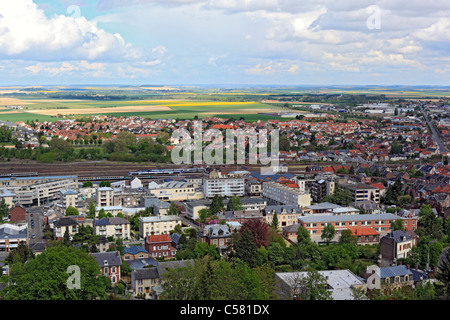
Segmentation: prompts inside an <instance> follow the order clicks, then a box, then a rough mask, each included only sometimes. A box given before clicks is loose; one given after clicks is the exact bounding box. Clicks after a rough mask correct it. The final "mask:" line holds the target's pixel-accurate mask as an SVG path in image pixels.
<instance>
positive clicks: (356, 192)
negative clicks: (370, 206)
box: [340, 183, 380, 203]
mask: <svg viewBox="0 0 450 320" xmlns="http://www.w3.org/2000/svg"><path fill="white" fill-rule="evenodd" d="M340 187H342V188H345V189H348V190H350V192H351V194H352V198H353V200H352V201H354V202H357V201H365V200H372V201H374V202H377V203H379V202H380V189H379V188H377V187H373V186H371V185H369V184H364V183H354V184H353V183H343V184H340Z"/></svg>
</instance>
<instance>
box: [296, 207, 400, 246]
mask: <svg viewBox="0 0 450 320" xmlns="http://www.w3.org/2000/svg"><path fill="white" fill-rule="evenodd" d="M398 219H399V217H398V216H396V215H394V214H390V213H382V214H358V215H310V216H302V217H299V218H298V221H299V224H300V225H301V226H303V227H305V228H306V229H307V230H308V231H309V233H310V235H311V240H313V241H316V242H320V241H322V240H321V235H322V231H323V229H324V228H325V226H326V225H327V224H331V225H332V226H333V227H334V229H335V230H336V236H335V238H334V240H335V241H337V240H339V238H340V234H341V232H342V231H343V230H346V229H348V228H351V227H363V228H367V227H370V228H373V229H374V230H375V231H377V232H378V233H380V235H381V236H384V235H386V234H387V233H389V232H390V231H391V222H392V221H394V220H398Z"/></svg>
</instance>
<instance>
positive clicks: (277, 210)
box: [264, 205, 302, 228]
mask: <svg viewBox="0 0 450 320" xmlns="http://www.w3.org/2000/svg"><path fill="white" fill-rule="evenodd" d="M275 214H276V215H277V219H278V228H283V227H286V226H290V225H294V224H297V223H298V218H299V217H300V216H302V210H301V209H300V208H299V207H298V206H292V205H291V206H290V205H275V206H273V205H269V206H267V207H266V208H265V209H264V217H265V222H266V223H267V224H269V225H272V223H273V217H274V215H275Z"/></svg>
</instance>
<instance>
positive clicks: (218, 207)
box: [209, 195, 224, 215]
mask: <svg viewBox="0 0 450 320" xmlns="http://www.w3.org/2000/svg"><path fill="white" fill-rule="evenodd" d="M223 209H224V205H223V199H222V197H221V196H219V195H215V196H214V197H213V199H212V202H211V206H210V207H209V210H210V212H211V214H212V215H213V214H216V213H218V212H221V211H223Z"/></svg>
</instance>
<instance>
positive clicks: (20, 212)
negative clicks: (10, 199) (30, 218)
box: [9, 205, 27, 222]
mask: <svg viewBox="0 0 450 320" xmlns="http://www.w3.org/2000/svg"><path fill="white" fill-rule="evenodd" d="M26 215H27V210H25V208H23V207H21V206H19V205H16V206H14V207H12V208H10V209H9V219H10V220H11V222H21V221H25V220H26Z"/></svg>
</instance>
